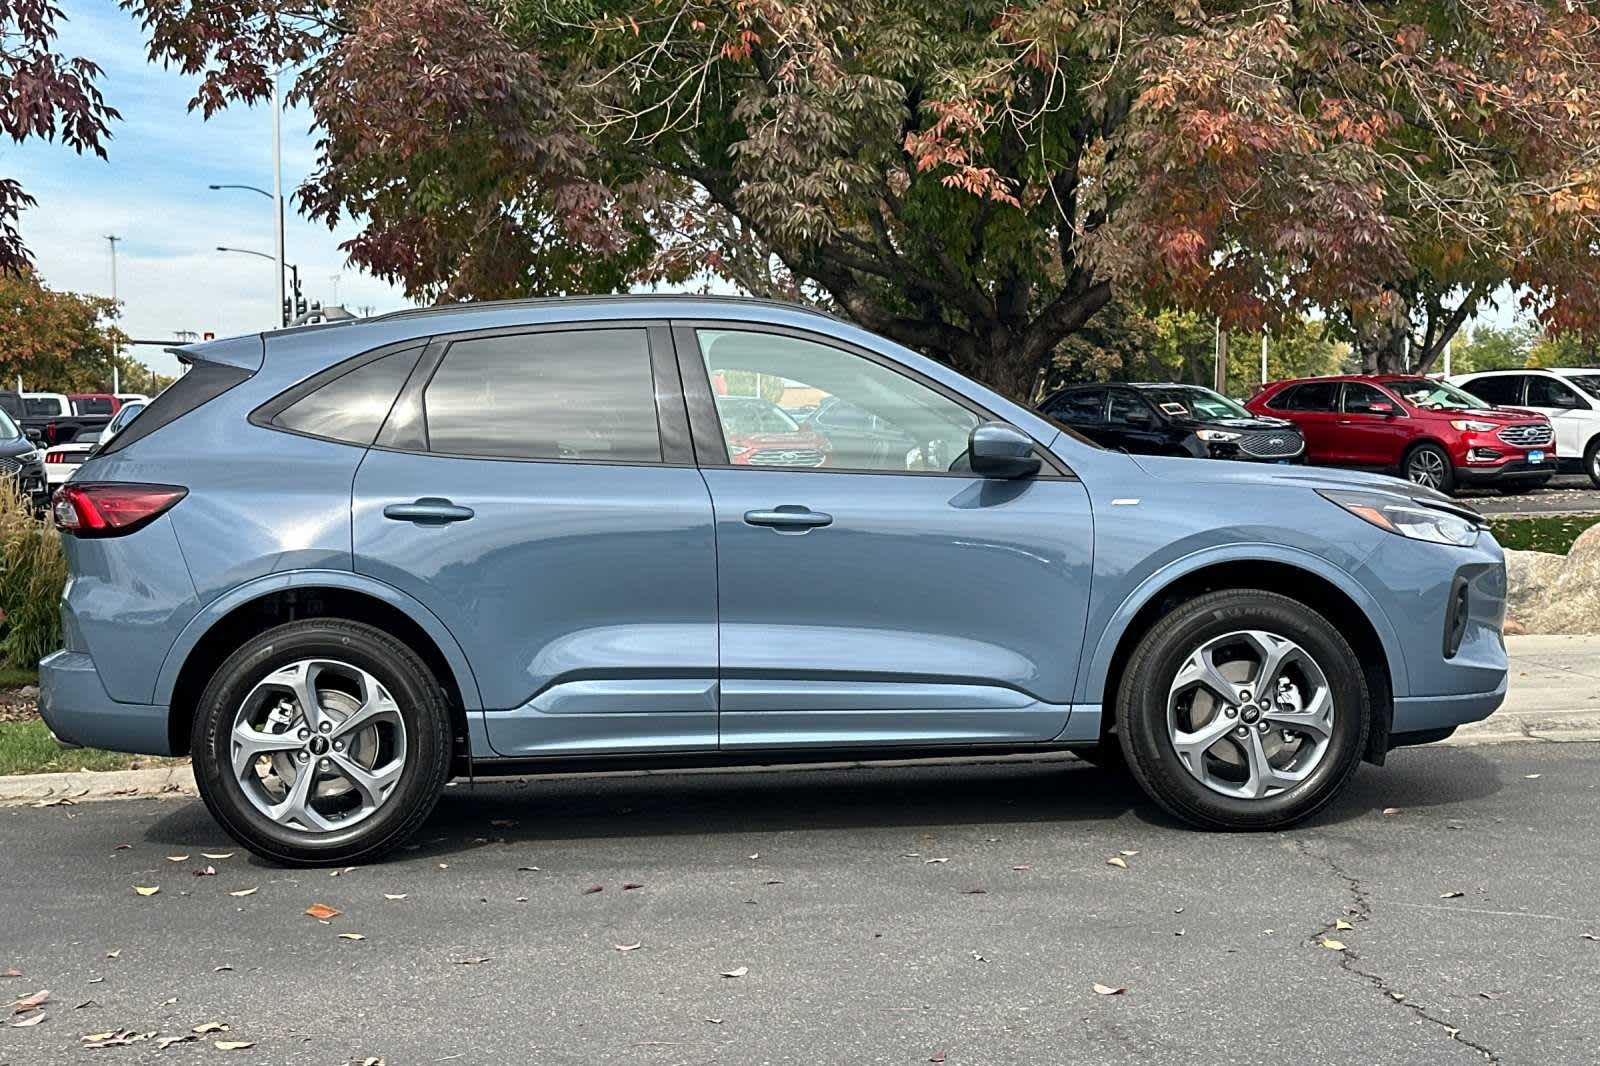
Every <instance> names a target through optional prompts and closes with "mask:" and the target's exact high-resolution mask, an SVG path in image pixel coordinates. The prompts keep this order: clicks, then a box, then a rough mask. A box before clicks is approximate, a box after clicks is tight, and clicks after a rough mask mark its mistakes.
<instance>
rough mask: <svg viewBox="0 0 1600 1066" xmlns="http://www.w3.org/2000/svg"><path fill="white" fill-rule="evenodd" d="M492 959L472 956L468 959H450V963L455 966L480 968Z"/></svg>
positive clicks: (491, 956)
mask: <svg viewBox="0 0 1600 1066" xmlns="http://www.w3.org/2000/svg"><path fill="white" fill-rule="evenodd" d="M493 958H494V956H493V955H473V956H470V957H469V958H465V959H451V960H450V961H451V962H452V963H454V964H455V965H457V966H481V965H483V964H484V963H486V962H488V961H490V960H491V959H493Z"/></svg>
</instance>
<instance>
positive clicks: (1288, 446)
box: [1238, 429, 1306, 459]
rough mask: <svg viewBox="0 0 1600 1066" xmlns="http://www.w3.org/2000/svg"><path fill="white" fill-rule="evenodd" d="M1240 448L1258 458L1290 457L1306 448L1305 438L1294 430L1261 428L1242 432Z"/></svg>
mask: <svg viewBox="0 0 1600 1066" xmlns="http://www.w3.org/2000/svg"><path fill="white" fill-rule="evenodd" d="M1238 445H1239V450H1240V451H1241V452H1244V453H1245V454H1246V455H1253V456H1255V457H1256V458H1257V459H1289V458H1292V457H1293V456H1296V455H1299V454H1300V452H1301V451H1302V450H1303V449H1304V448H1305V446H1306V443H1305V440H1304V439H1303V438H1302V437H1301V436H1300V434H1298V433H1296V432H1294V431H1293V430H1286V429H1273V430H1260V431H1257V432H1252V433H1244V434H1241V435H1240V437H1239V440H1238Z"/></svg>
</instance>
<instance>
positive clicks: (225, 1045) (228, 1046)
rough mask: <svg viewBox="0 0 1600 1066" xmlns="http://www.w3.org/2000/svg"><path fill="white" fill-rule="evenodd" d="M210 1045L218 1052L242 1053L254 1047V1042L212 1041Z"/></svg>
mask: <svg viewBox="0 0 1600 1066" xmlns="http://www.w3.org/2000/svg"><path fill="white" fill-rule="evenodd" d="M211 1045H212V1046H213V1047H215V1048H216V1049H217V1050H218V1051H243V1050H245V1049H246V1048H253V1047H255V1046H256V1042H255V1041H254V1040H213V1041H212V1042H211Z"/></svg>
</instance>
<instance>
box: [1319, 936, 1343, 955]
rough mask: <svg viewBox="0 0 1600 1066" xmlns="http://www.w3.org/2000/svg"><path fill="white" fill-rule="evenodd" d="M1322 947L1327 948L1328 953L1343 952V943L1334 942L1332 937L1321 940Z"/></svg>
mask: <svg viewBox="0 0 1600 1066" xmlns="http://www.w3.org/2000/svg"><path fill="white" fill-rule="evenodd" d="M1322 946H1323V947H1325V948H1327V949H1328V950H1329V951H1343V950H1344V941H1342V940H1335V939H1333V938H1332V937H1329V936H1325V937H1323V938H1322Z"/></svg>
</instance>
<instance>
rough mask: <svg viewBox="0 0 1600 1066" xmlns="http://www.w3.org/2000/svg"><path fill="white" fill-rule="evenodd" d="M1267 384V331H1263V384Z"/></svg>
mask: <svg viewBox="0 0 1600 1066" xmlns="http://www.w3.org/2000/svg"><path fill="white" fill-rule="evenodd" d="M1266 383H1267V331H1266V330H1262V331H1261V384H1262V385H1265V384H1266Z"/></svg>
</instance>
